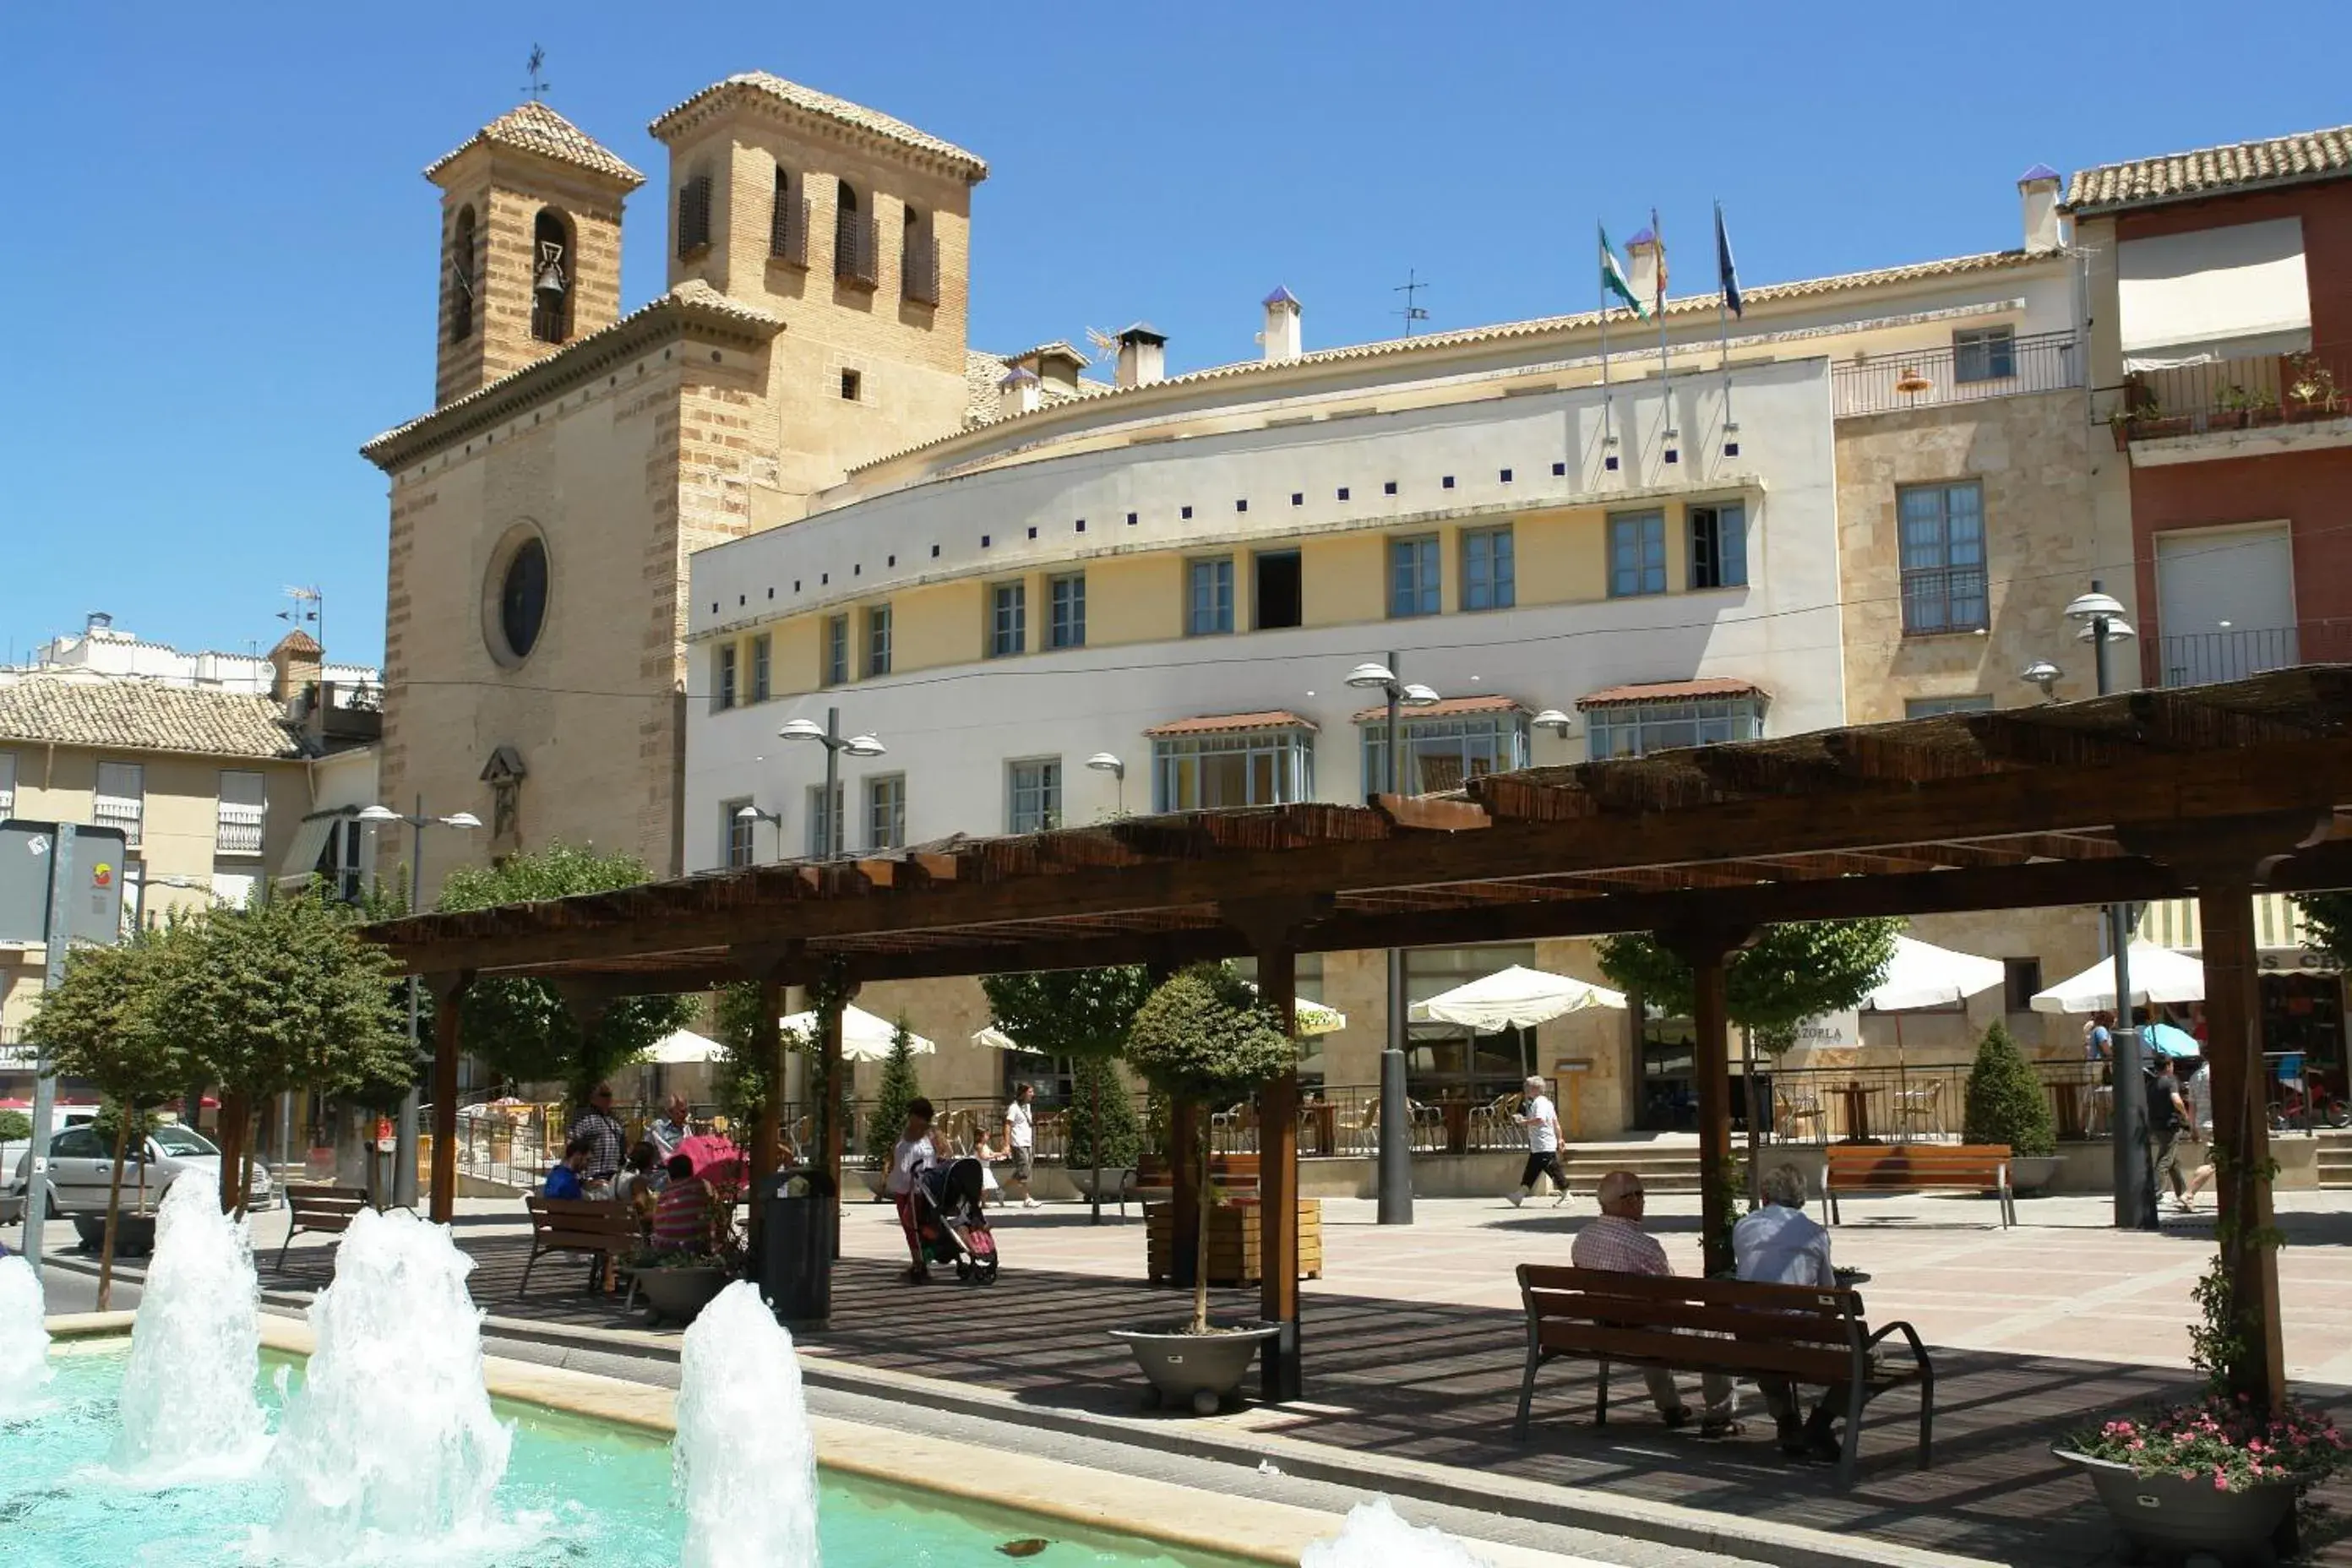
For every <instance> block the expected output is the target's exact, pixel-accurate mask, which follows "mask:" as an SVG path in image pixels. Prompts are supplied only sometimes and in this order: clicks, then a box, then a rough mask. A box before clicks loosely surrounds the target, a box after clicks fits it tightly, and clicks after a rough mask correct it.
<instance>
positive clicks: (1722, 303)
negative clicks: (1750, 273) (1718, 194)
mask: <svg viewBox="0 0 2352 1568" xmlns="http://www.w3.org/2000/svg"><path fill="white" fill-rule="evenodd" d="M1723 250H1724V245H1723V204H1722V203H1721V202H1717V203H1716V204H1715V269H1716V271H1717V273H1718V274H1720V273H1721V272H1722V271H1723ZM1716 285H1717V286H1716V291H1715V330H1716V334H1717V341H1718V342H1719V344H1720V346H1719V348H1718V349H1717V357H1716V368H1717V369H1718V370H1720V371H1722V372H1723V427H1724V428H1725V429H1726V430H1728V429H1730V428H1731V427H1732V426H1731V309H1730V307H1731V279H1728V278H1726V277H1720V276H1718V277H1717V279H1716Z"/></svg>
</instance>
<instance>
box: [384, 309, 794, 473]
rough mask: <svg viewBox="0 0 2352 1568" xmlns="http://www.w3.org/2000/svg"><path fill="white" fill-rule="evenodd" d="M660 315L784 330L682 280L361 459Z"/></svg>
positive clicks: (775, 318)
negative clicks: (673, 286) (621, 315)
mask: <svg viewBox="0 0 2352 1568" xmlns="http://www.w3.org/2000/svg"><path fill="white" fill-rule="evenodd" d="M664 315H669V316H676V317H677V318H678V319H679V320H680V321H693V320H695V319H697V318H698V317H699V318H703V319H710V318H717V319H719V320H720V321H725V322H726V323H727V324H728V325H730V326H734V327H740V328H745V329H748V330H750V331H754V332H761V333H763V334H764V335H765V336H768V337H773V336H775V334H776V333H778V332H780V331H783V328H784V319H783V318H782V316H780V315H778V314H776V313H775V312H774V311H773V310H767V309H765V308H763V307H761V306H759V305H751V304H747V303H745V302H744V301H743V300H738V299H735V298H734V297H733V296H731V295H728V294H722V293H720V292H719V290H718V289H714V288H712V287H711V286H710V284H709V282H708V281H706V280H705V279H700V278H688V279H684V280H682V281H680V282H679V283H678V284H677V287H675V288H673V289H668V290H667V291H666V292H664V293H660V294H656V295H655V296H654V297H653V298H652V299H651V300H646V302H645V303H644V304H642V305H640V306H638V307H637V308H636V309H635V310H632V311H630V312H629V313H628V314H627V315H625V316H623V317H622V318H621V319H620V320H619V321H614V322H613V323H612V324H611V325H609V326H604V327H599V328H597V329H596V330H595V331H593V332H590V333H589V334H588V335H587V336H585V337H580V338H574V339H572V342H568V343H566V344H564V345H563V346H562V348H560V349H558V350H556V351H555V352H554V353H551V354H548V355H546V356H545V357H544V358H541V359H535V360H533V361H531V362H530V363H529V364H527V365H524V366H523V367H521V368H520V370H510V371H509V372H507V374H504V375H502V376H500V377H499V378H498V380H496V381H493V382H490V383H489V384H487V385H484V386H479V387H477V388H475V389H474V390H473V391H471V392H469V393H467V394H466V395H465V396H463V397H457V398H452V399H451V400H450V401H448V402H446V403H444V404H442V405H440V406H439V407H437V408H434V409H430V410H428V411H426V412H425V413H423V414H420V415H418V416H416V417H415V418H414V419H411V420H408V421H406V422H405V423H404V424H400V425H395V426H393V427H392V428H391V429H389V430H386V431H384V432H383V434H381V435H379V436H373V437H369V438H368V440H366V441H365V442H363V443H362V445H361V447H360V456H362V457H363V458H367V459H368V460H369V461H370V462H373V463H377V464H378V466H380V467H381V466H383V464H382V462H381V460H380V459H379V458H378V456H377V454H378V453H380V452H383V451H385V450H386V449H387V448H388V447H390V446H392V445H394V444H396V443H398V442H400V441H401V440H402V439H403V438H404V437H409V436H413V435H415V433H417V432H418V431H420V430H423V429H425V427H427V426H431V425H434V424H436V423H440V422H442V421H445V420H449V419H452V418H453V417H458V416H464V415H467V414H470V413H472V412H474V411H478V410H479V409H481V408H483V407H484V406H486V405H488V404H490V403H491V402H493V401H495V400H496V399H497V398H499V396H501V395H505V394H507V393H509V392H512V391H514V390H516V389H517V388H518V386H519V385H520V384H521V383H522V382H523V381H524V380H525V379H526V378H527V377H530V376H533V375H538V376H541V377H543V378H545V377H552V376H553V375H554V374H558V373H557V372H555V371H552V370H551V369H550V367H551V366H562V367H563V368H564V369H570V368H572V366H575V365H577V364H579V363H581V362H582V361H583V359H587V358H593V351H592V345H594V347H595V348H604V347H607V346H610V345H611V344H612V343H613V342H614V341H615V339H616V338H617V337H619V336H620V335H623V334H625V333H626V332H627V331H630V330H631V329H633V328H635V327H638V326H640V325H642V324H643V323H645V322H646V321H652V320H654V319H655V318H656V317H659V316H664ZM405 460H406V459H405V458H402V459H400V461H405ZM394 466H396V465H394Z"/></svg>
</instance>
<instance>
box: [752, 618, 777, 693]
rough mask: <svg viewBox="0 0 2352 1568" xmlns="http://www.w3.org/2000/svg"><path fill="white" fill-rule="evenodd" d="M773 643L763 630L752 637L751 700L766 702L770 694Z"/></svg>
mask: <svg viewBox="0 0 2352 1568" xmlns="http://www.w3.org/2000/svg"><path fill="white" fill-rule="evenodd" d="M773 647H774V645H773V643H772V642H771V640H770V639H769V637H768V634H767V633H765V632H761V634H760V635H759V636H758V637H753V638H752V639H751V700H752V701H754V702H765V701H766V700H768V695H769V682H770V676H769V670H770V666H771V662H772V661H771V658H770V656H771V653H772V649H773Z"/></svg>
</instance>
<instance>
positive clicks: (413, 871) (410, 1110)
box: [357, 795, 482, 1209]
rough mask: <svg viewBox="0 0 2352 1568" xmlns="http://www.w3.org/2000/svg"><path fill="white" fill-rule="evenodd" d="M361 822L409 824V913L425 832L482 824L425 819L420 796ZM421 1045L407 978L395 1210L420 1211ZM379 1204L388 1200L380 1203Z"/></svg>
mask: <svg viewBox="0 0 2352 1568" xmlns="http://www.w3.org/2000/svg"><path fill="white" fill-rule="evenodd" d="M357 820H359V821H361V822H404V823H406V824H408V827H409V839H408V912H409V913H410V914H412V915H413V914H415V913H416V912H417V909H416V906H417V905H419V904H420V903H422V902H424V901H425V829H426V828H428V827H456V828H463V829H472V828H476V827H479V826H481V825H482V819H481V818H480V817H478V816H475V815H474V814H473V813H472V812H470V811H460V812H454V813H452V814H451V815H449V816H425V797H424V795H418V796H417V797H416V809H415V811H414V812H413V813H410V814H409V815H407V816H403V815H401V814H400V813H399V812H396V811H394V810H393V809H392V808H391V807H390V806H388V805H370V806H362V808H361V809H360V812H359V816H358V818H357ZM423 1054H424V1052H423V1048H422V1047H420V1046H419V1044H418V1042H417V1022H416V976H415V975H414V974H412V975H410V976H409V977H408V1076H409V1084H408V1092H407V1093H406V1094H404V1095H403V1096H401V1100H400V1121H399V1123H398V1125H397V1126H395V1127H394V1130H393V1131H394V1144H393V1156H392V1157H393V1161H394V1165H393V1172H392V1202H393V1206H394V1207H395V1208H404V1209H413V1208H415V1206H416V1121H417V1113H418V1110H420V1108H421V1106H422V1103H423V1101H422V1099H421V1097H420V1096H419V1095H418V1093H417V1089H416V1082H415V1079H416V1065H417V1061H418V1059H419V1058H421V1057H422V1056H423ZM433 1092H434V1093H436V1094H455V1093H457V1085H456V1084H454V1083H436V1084H435V1085H434V1086H433ZM377 1201H378V1202H379V1203H380V1202H382V1201H383V1200H382V1199H381V1198H379V1199H378V1200H377Z"/></svg>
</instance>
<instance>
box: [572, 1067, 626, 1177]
mask: <svg viewBox="0 0 2352 1568" xmlns="http://www.w3.org/2000/svg"><path fill="white" fill-rule="evenodd" d="M571 1136H572V1137H573V1138H585V1139H586V1140H588V1169H587V1170H586V1172H585V1173H584V1174H585V1175H586V1176H587V1178H588V1179H589V1180H590V1181H592V1182H609V1181H611V1180H612V1179H613V1176H614V1173H616V1172H618V1171H619V1170H620V1168H621V1157H622V1154H623V1152H624V1151H623V1149H622V1146H621V1143H622V1130H621V1119H620V1118H619V1117H617V1116H615V1115H614V1114H613V1086H612V1085H611V1084H609V1083H600V1084H598V1085H597V1086H596V1092H595V1093H594V1094H593V1095H591V1096H590V1097H589V1100H588V1109H587V1110H583V1111H582V1112H581V1113H580V1119H579V1120H578V1121H574V1122H573V1123H572V1129H571Z"/></svg>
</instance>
